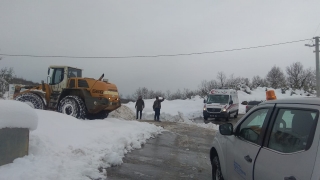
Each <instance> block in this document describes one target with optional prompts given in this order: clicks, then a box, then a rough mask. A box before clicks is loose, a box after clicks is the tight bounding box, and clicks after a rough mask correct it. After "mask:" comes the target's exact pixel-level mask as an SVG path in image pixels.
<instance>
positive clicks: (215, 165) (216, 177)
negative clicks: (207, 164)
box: [211, 155, 223, 180]
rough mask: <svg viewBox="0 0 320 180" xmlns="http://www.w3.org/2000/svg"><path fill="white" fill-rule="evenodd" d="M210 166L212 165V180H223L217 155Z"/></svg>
mask: <svg viewBox="0 0 320 180" xmlns="http://www.w3.org/2000/svg"><path fill="white" fill-rule="evenodd" d="M211 165H212V180H223V176H222V173H221V167H220V161H219V157H218V155H215V156H214V157H213V159H212V162H211Z"/></svg>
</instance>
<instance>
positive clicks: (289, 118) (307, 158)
mask: <svg viewBox="0 0 320 180" xmlns="http://www.w3.org/2000/svg"><path fill="white" fill-rule="evenodd" d="M302 107H303V108H302ZM319 110H320V109H319V108H317V107H316V106H315V105H312V106H311V105H303V106H302V105H293V104H280V105H277V108H276V110H275V112H276V113H274V115H273V118H272V120H273V121H272V123H271V124H270V126H269V127H268V132H267V135H266V139H265V141H264V146H263V147H262V148H261V150H260V153H259V155H258V157H257V160H256V163H255V168H254V179H259V180H264V179H265V180H269V179H284V180H296V179H301V180H305V179H311V176H312V172H313V167H314V164H315V158H316V154H317V151H318V144H319V140H318V137H319V132H317V133H316V134H315V129H316V126H317V121H318V117H319ZM318 126H319V125H318ZM317 129H319V127H318V128H317ZM314 136H315V137H317V138H315V141H313V139H314Z"/></svg>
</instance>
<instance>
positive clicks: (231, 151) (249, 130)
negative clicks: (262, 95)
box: [226, 104, 274, 179]
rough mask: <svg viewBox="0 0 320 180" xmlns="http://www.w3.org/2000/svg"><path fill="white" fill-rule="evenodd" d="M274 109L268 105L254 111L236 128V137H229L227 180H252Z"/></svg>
mask: <svg viewBox="0 0 320 180" xmlns="http://www.w3.org/2000/svg"><path fill="white" fill-rule="evenodd" d="M273 107H274V105H272V104H267V105H264V106H261V107H259V108H257V109H255V110H253V111H252V112H251V113H250V114H248V115H247V116H246V117H244V118H245V119H244V120H243V121H241V123H239V124H238V125H237V127H235V128H236V129H235V135H234V136H228V137H227V143H226V146H227V148H226V149H227V151H228V152H227V153H226V154H227V155H226V156H227V157H226V159H227V167H228V168H227V173H226V174H227V176H228V178H226V179H252V174H253V165H254V162H255V158H256V156H257V154H258V152H259V150H260V148H261V144H262V139H263V135H264V133H265V131H266V125H267V121H268V119H269V118H270V116H271V112H272V109H273Z"/></svg>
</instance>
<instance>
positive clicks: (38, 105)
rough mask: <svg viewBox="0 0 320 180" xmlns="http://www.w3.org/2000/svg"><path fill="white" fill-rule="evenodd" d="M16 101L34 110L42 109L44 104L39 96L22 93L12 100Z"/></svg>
mask: <svg viewBox="0 0 320 180" xmlns="http://www.w3.org/2000/svg"><path fill="white" fill-rule="evenodd" d="M14 99H15V100H17V101H20V102H24V103H26V104H28V105H29V106H30V107H32V108H34V109H44V102H43V100H42V99H41V97H40V96H38V95H36V94H34V93H23V94H20V95H18V96H17V97H15V98H14Z"/></svg>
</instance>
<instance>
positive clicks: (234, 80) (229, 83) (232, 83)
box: [226, 74, 240, 89]
mask: <svg viewBox="0 0 320 180" xmlns="http://www.w3.org/2000/svg"><path fill="white" fill-rule="evenodd" d="M239 83H240V78H239V77H234V74H231V76H230V78H229V79H228V80H227V82H226V85H227V86H228V87H229V88H232V89H237V86H238V84H239Z"/></svg>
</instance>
